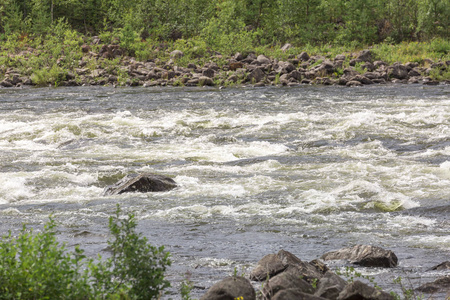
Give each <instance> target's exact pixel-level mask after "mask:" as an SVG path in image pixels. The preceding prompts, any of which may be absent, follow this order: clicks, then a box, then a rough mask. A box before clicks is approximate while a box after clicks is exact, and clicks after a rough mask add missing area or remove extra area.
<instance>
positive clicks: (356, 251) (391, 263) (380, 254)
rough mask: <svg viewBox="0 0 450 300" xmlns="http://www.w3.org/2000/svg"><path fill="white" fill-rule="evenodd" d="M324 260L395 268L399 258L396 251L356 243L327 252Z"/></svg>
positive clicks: (323, 256)
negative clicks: (347, 261) (349, 246)
mask: <svg viewBox="0 0 450 300" xmlns="http://www.w3.org/2000/svg"><path fill="white" fill-rule="evenodd" d="M321 259H323V260H349V261H350V262H351V263H353V264H356V265H361V266H364V267H381V268H393V267H396V266H397V263H398V259H397V256H396V255H395V253H394V252H392V251H390V250H385V249H383V248H380V247H376V246H370V245H356V246H354V247H351V248H342V249H340V250H337V251H332V252H328V253H325V254H324V255H322V256H321Z"/></svg>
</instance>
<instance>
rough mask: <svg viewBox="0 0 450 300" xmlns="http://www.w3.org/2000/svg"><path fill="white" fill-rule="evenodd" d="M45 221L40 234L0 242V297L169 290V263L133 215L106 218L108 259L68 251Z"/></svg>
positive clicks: (142, 294) (149, 295) (135, 295)
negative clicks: (140, 228) (88, 257)
mask: <svg viewBox="0 0 450 300" xmlns="http://www.w3.org/2000/svg"><path fill="white" fill-rule="evenodd" d="M55 228H56V224H55V222H54V221H53V220H52V219H50V221H49V222H48V223H47V224H46V225H45V227H44V230H43V231H42V232H41V233H36V234H35V233H34V232H33V231H32V230H27V229H26V227H25V226H24V227H23V229H22V231H21V233H20V234H19V236H18V237H13V236H12V234H11V232H10V233H9V235H7V236H5V237H4V238H3V240H2V241H1V242H0V282H1V284H0V299H105V298H108V299H155V298H157V297H159V296H160V294H161V292H162V291H163V290H164V289H165V288H167V287H168V286H169V283H168V281H166V280H165V278H164V272H165V270H166V267H167V266H168V265H170V260H169V254H168V253H166V252H164V248H163V247H159V248H156V247H154V246H151V245H149V244H148V241H147V239H146V238H145V237H142V236H141V234H138V233H136V232H135V229H136V221H135V219H134V216H133V215H129V216H128V218H120V209H119V207H117V210H116V215H115V216H114V217H110V219H109V229H110V232H111V234H112V237H113V239H112V240H110V241H108V245H109V248H110V250H111V252H112V254H111V257H110V258H108V259H106V260H102V258H101V257H100V256H99V257H98V261H94V260H93V259H86V257H85V255H84V254H83V253H84V252H83V250H81V249H79V248H78V247H76V248H75V250H74V251H73V252H69V251H68V250H67V249H66V248H65V245H61V244H59V243H58V242H57V240H56V236H55V235H56V233H55Z"/></svg>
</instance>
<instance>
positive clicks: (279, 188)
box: [0, 85, 450, 299]
mask: <svg viewBox="0 0 450 300" xmlns="http://www.w3.org/2000/svg"><path fill="white" fill-rule="evenodd" d="M135 172H151V173H157V174H161V175H167V176H170V177H172V178H173V179H174V180H175V181H176V182H177V183H178V184H179V187H177V188H176V189H174V190H172V191H169V192H163V193H147V194H122V195H117V196H102V195H101V194H102V191H103V189H104V187H105V186H107V185H109V184H112V183H114V182H116V181H117V180H118V179H120V178H122V177H123V176H125V175H126V174H129V173H135ZM449 199H450V86H448V85H440V86H435V87H426V86H422V85H386V86H367V87H361V88H344V87H324V86H299V87H292V88H283V87H267V88H250V87H247V88H228V89H223V90H219V89H212V88H169V87H165V88H116V89H114V88H112V87H76V88H30V89H0V233H2V234H6V233H7V232H8V230H12V231H13V233H17V232H18V231H19V230H20V229H21V228H22V224H27V226H28V227H34V228H37V229H39V228H42V226H43V224H45V223H46V222H47V221H48V218H49V216H53V218H54V219H55V220H56V221H57V222H58V239H59V240H60V241H61V242H66V243H67V245H68V246H69V248H70V247H73V246H74V245H77V244H79V245H80V246H81V248H83V249H85V250H86V253H87V254H88V255H91V256H94V255H96V254H97V253H100V254H102V255H104V256H107V252H106V251H105V248H106V241H107V239H108V228H107V224H108V217H109V216H110V215H112V214H113V213H114V211H115V209H116V205H117V204H118V203H119V204H120V205H121V207H122V209H123V211H124V213H133V214H135V215H136V218H137V220H138V224H139V225H138V230H139V232H142V234H143V235H144V236H146V237H147V238H148V239H149V241H150V242H151V243H152V244H154V245H158V246H160V245H164V246H165V247H166V250H168V251H169V252H171V256H172V260H173V265H172V266H171V267H170V269H169V270H168V273H167V277H168V279H169V280H170V281H171V282H172V286H173V287H172V288H171V290H170V292H171V293H173V295H172V296H170V297H172V298H174V299H176V298H179V291H178V289H179V286H180V282H181V281H182V280H183V279H184V278H185V277H186V276H188V277H189V276H190V279H191V280H192V281H193V282H194V284H195V285H196V286H198V287H205V288H207V287H209V286H210V285H211V284H213V283H214V282H216V281H218V280H220V279H223V278H225V277H226V276H228V275H231V274H233V273H234V272H235V270H236V272H237V273H238V274H239V275H240V274H247V275H248V274H249V272H250V271H251V269H252V268H253V267H254V265H255V264H256V262H257V261H258V260H259V259H261V258H262V257H263V256H264V255H266V254H270V253H275V252H277V251H279V250H281V249H285V250H287V251H290V252H292V253H293V254H295V255H296V256H298V257H299V258H301V259H302V260H307V261H309V260H312V259H315V258H318V257H319V256H320V255H322V254H323V253H325V252H327V251H331V250H336V249H339V248H341V247H347V246H353V245H356V244H371V245H376V246H381V247H383V248H386V249H390V250H393V251H394V252H395V253H396V254H397V256H398V258H399V267H398V268H395V269H393V270H386V269H364V268H362V269H359V270H360V271H362V272H363V274H367V275H371V276H375V278H376V281H377V282H378V284H379V285H380V286H382V287H386V288H387V289H388V290H389V289H394V290H395V289H396V286H395V285H393V284H392V280H393V278H395V277H397V276H401V277H403V278H409V280H410V283H409V282H407V283H406V285H407V286H408V285H409V284H413V285H414V286H415V287H416V286H417V285H419V284H423V283H425V282H429V281H433V280H434V279H435V278H437V277H438V276H442V275H443V274H444V273H443V272H435V271H434V272H429V271H428V272H427V271H426V270H427V269H429V268H430V267H432V266H434V265H437V264H439V263H441V262H443V261H445V260H449V257H450V200H449ZM337 267H342V264H340V265H339V264H338V265H336V266H334V267H332V268H337ZM447 274H448V272H447ZM203 293H204V290H201V289H199V288H196V289H194V290H193V292H192V296H194V297H199V296H201V295H202V294H203Z"/></svg>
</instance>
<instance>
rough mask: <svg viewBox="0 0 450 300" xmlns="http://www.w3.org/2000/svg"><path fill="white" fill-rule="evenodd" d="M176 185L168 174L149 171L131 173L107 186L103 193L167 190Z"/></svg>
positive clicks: (116, 193) (115, 193) (105, 194)
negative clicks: (150, 172)
mask: <svg viewBox="0 0 450 300" xmlns="http://www.w3.org/2000/svg"><path fill="white" fill-rule="evenodd" d="M176 187H177V184H176V182H175V181H174V180H173V179H172V178H169V177H166V176H162V175H156V174H148V173H144V174H129V175H127V176H125V177H124V178H122V179H121V180H119V181H118V182H116V183H115V184H113V185H109V186H107V187H106V188H105V190H104V191H103V195H104V196H109V195H119V194H122V193H133V192H140V193H148V192H165V191H169V190H171V189H174V188H176Z"/></svg>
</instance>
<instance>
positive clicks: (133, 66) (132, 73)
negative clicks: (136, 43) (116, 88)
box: [0, 44, 450, 87]
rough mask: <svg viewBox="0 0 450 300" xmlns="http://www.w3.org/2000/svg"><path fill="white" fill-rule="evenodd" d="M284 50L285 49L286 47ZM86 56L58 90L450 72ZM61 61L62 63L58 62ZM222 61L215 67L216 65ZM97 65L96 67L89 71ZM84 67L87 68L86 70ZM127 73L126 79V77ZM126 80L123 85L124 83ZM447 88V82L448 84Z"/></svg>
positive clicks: (355, 64) (333, 61) (439, 65)
mask: <svg viewBox="0 0 450 300" xmlns="http://www.w3.org/2000/svg"><path fill="white" fill-rule="evenodd" d="M286 47H288V46H286ZM82 52H83V53H84V57H83V58H82V59H81V60H80V61H78V67H77V68H74V69H73V70H68V71H67V72H63V73H62V74H60V76H59V80H60V81H59V82H58V84H59V85H62V86H76V85H117V84H125V85H129V86H228V85H236V84H251V85H254V86H265V85H285V86H296V85H299V84H322V85H344V86H361V85H368V84H384V83H388V82H393V83H423V84H427V85H436V84H439V82H438V81H436V80H433V79H432V78H431V77H430V74H431V73H435V74H442V73H443V72H448V70H449V67H450V61H446V62H433V61H431V60H424V61H423V63H422V65H419V64H418V63H416V62H409V63H406V64H400V63H394V64H392V65H388V64H387V63H385V62H383V61H379V60H378V61H377V60H374V54H373V53H372V52H371V51H370V50H363V51H361V52H360V53H358V54H347V55H344V54H340V55H336V57H334V58H330V57H324V56H310V55H308V53H306V52H302V53H300V54H298V55H297V56H294V55H291V56H290V58H289V59H288V60H287V61H279V60H277V59H273V58H269V57H266V56H264V55H259V56H256V55H255V54H253V53H250V54H249V55H247V56H246V57H244V56H243V55H242V54H240V53H236V54H235V55H233V56H231V57H228V58H226V57H223V56H222V55H220V54H215V55H214V56H212V57H211V60H210V62H209V63H206V64H205V65H203V66H198V65H196V64H194V63H190V64H188V65H187V67H181V66H178V65H177V60H178V59H180V58H182V57H184V53H183V52H182V51H180V50H175V51H172V52H171V53H170V54H169V57H170V59H169V60H168V61H160V60H159V59H154V60H149V61H146V62H140V61H136V60H135V58H133V57H127V56H124V55H123V54H124V51H123V50H122V49H121V48H120V46H119V45H113V44H111V45H103V46H102V47H101V48H100V50H99V52H98V53H94V52H92V51H91V47H90V46H89V45H83V46H82ZM114 58H115V59H120V62H119V63H118V65H117V66H115V67H111V66H109V67H104V66H107V65H108V64H105V63H104V61H105V60H111V59H114ZM61 59H64V57H62V58H61ZM219 60H220V61H222V62H223V61H225V63H224V64H223V65H221V66H219V65H218V64H217V63H215V62H214V61H219ZM92 61H95V62H96V63H95V65H96V67H95V68H92ZM88 63H89V64H90V65H91V67H89V68H88V67H87V65H88ZM4 72H5V76H4V79H3V80H2V81H1V82H0V87H14V86H16V87H17V86H22V85H33V84H34V83H33V81H32V77H29V76H24V75H23V74H20V71H19V70H18V69H14V68H9V69H8V70H6V71H4ZM124 74H126V76H124ZM125 77H126V78H127V79H126V80H125V81H123V80H122V78H125ZM446 83H449V82H446Z"/></svg>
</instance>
